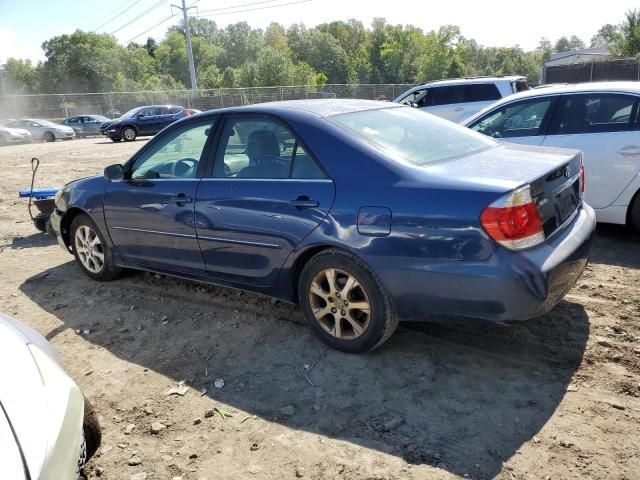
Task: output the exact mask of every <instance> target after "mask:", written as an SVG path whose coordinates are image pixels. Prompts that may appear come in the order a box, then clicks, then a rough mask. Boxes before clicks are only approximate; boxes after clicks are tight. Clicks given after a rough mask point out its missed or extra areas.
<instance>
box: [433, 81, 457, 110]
mask: <svg viewBox="0 0 640 480" xmlns="http://www.w3.org/2000/svg"><path fill="white" fill-rule="evenodd" d="M464 95H465V93H464V86H463V85H452V86H449V87H434V88H432V89H430V92H429V99H428V100H427V103H426V104H425V106H430V107H437V106H438V105H450V104H452V103H462V102H464Z"/></svg>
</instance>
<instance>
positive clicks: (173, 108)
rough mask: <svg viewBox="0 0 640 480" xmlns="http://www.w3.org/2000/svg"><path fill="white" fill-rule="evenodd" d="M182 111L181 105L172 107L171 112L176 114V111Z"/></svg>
mask: <svg viewBox="0 0 640 480" xmlns="http://www.w3.org/2000/svg"><path fill="white" fill-rule="evenodd" d="M180 112H182V109H181V108H180V107H171V113H172V114H174V115H175V114H176V113H180Z"/></svg>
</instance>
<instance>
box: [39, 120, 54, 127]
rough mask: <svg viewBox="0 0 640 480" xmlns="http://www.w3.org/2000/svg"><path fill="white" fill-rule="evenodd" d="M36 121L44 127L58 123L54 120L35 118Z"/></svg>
mask: <svg viewBox="0 0 640 480" xmlns="http://www.w3.org/2000/svg"><path fill="white" fill-rule="evenodd" d="M34 123H38V124H40V125H42V126H43V127H44V126H45V125H46V126H50V125H56V124H55V123H53V122H50V121H49V120H34Z"/></svg>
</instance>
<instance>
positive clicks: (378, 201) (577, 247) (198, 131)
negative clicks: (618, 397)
mask: <svg viewBox="0 0 640 480" xmlns="http://www.w3.org/2000/svg"><path fill="white" fill-rule="evenodd" d="M582 187H583V183H582V179H581V154H580V152H576V151H572V150H557V149H556V150H553V149H541V148H534V147H522V146H515V145H507V144H502V143H500V142H497V141H495V140H493V139H491V138H488V137H486V136H483V135H480V134H477V133H475V132H472V131H470V130H468V129H465V128H464V127H461V126H459V125H456V124H454V123H452V122H449V121H446V120H443V119H440V118H437V117H435V116H433V115H429V114H427V113H424V112H422V111H420V110H418V109H415V108H411V107H407V106H402V105H397V104H394V103H383V102H377V101H367V100H343V99H341V100H309V101H290V102H275V103H265V104H260V105H253V106H246V107H238V108H228V109H220V110H215V111H210V112H204V113H201V114H199V115H194V116H192V117H189V118H188V119H185V120H182V121H180V122H176V123H175V124H173V125H171V126H170V127H169V128H167V129H166V130H164V131H163V132H162V134H160V135H158V136H156V137H155V138H154V139H152V140H151V141H149V142H148V143H147V144H146V145H145V146H143V147H142V148H141V149H140V150H139V151H138V152H137V153H136V154H134V155H133V156H132V157H131V158H130V159H129V160H128V161H127V162H126V163H125V164H124V165H121V164H116V165H111V166H109V167H107V168H106V169H105V172H104V176H96V177H91V178H87V179H82V180H77V181H75V182H72V183H69V184H67V185H66V186H65V187H64V188H63V189H62V190H61V191H60V192H58V194H57V195H56V199H55V204H56V208H55V211H54V213H53V214H52V217H51V223H52V226H53V229H54V231H56V233H57V235H58V240H59V243H60V244H61V246H63V248H65V249H66V250H68V251H69V252H72V253H73V255H75V258H76V260H77V262H78V265H79V266H80V268H81V269H82V271H83V272H84V273H85V274H87V275H88V276H89V277H91V278H93V279H95V280H100V281H106V280H112V279H114V278H116V277H117V276H118V275H119V274H120V272H121V270H122V268H134V269H139V270H148V271H154V272H161V273H165V274H168V275H175V276H179V277H184V278H190V279H194V280H199V281H204V282H210V283H214V284H219V285H226V286H231V287H236V288H241V289H245V290H252V291H255V292H260V293H263V294H267V295H271V296H273V297H277V298H280V299H283V300H285V301H288V302H292V303H299V304H300V305H301V307H302V310H303V312H304V314H305V317H306V318H307V320H308V322H309V324H310V326H311V328H312V329H313V331H314V332H315V333H316V334H317V335H318V336H319V337H320V338H321V339H322V340H323V341H325V342H326V343H327V344H328V345H330V346H332V347H334V348H337V349H340V350H344V351H348V352H362V351H367V350H371V349H373V348H375V347H377V346H378V345H380V344H381V343H383V342H384V341H385V340H386V339H387V338H389V336H390V335H391V334H392V333H393V331H394V330H395V328H396V326H397V324H398V320H399V319H406V320H425V319H432V320H434V319H443V318H444V317H443V316H444V315H464V316H469V317H479V318H485V319H490V320H494V321H500V322H503V321H510V320H525V319H529V318H532V317H535V316H538V315H541V314H543V313H545V312H547V311H548V310H549V309H551V308H552V307H553V306H554V305H556V304H557V303H558V302H559V301H560V300H561V299H562V297H563V296H564V295H565V293H566V292H567V291H568V290H569V289H570V288H571V287H572V286H573V285H574V283H575V282H576V279H577V278H578V277H579V276H580V274H581V273H582V270H583V269H584V268H585V265H586V263H587V258H588V253H589V248H590V241H591V237H592V233H593V230H594V224H595V216H594V213H593V209H592V208H591V207H589V206H588V205H586V204H584V203H583V202H582Z"/></svg>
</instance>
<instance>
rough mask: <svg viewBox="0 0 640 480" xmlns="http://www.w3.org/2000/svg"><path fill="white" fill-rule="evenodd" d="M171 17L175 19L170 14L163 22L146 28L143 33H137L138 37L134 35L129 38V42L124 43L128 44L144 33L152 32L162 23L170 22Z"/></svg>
mask: <svg viewBox="0 0 640 480" xmlns="http://www.w3.org/2000/svg"><path fill="white" fill-rule="evenodd" d="M173 17H175V15H173V14H171V15H169V16H168V17H167V18H165V19H164V20H162V21H161V22H158V23H156V24H155V25H154V26H153V27H149V28H147V29H146V30H145V31H144V32H142V33H139V34H138V35H136V36H135V37H131V38H130V39H129V40H127V41H126V43H129V42H131V41H133V40H135V39H136V38H138V37H141V36H142V35H144V34H145V33H147V32H149V31H150V30H153V29H154V28H156V27H159V26H160V25H162V24H163V23H164V22H166V21H168V20H171V19H172V18H173Z"/></svg>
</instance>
